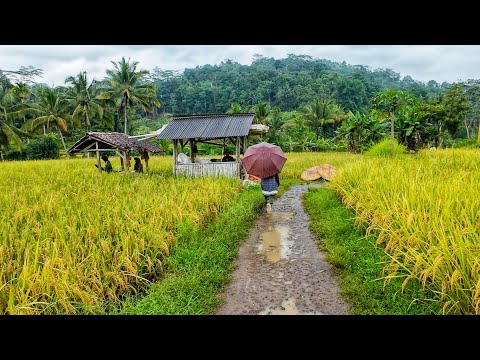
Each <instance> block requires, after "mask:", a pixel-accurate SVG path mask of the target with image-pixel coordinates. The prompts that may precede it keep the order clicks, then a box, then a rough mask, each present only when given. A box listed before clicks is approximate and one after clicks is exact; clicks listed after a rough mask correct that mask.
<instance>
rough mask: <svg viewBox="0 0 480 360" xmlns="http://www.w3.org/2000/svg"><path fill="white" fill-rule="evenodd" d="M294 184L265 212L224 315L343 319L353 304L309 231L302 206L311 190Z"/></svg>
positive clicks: (241, 258)
mask: <svg viewBox="0 0 480 360" xmlns="http://www.w3.org/2000/svg"><path fill="white" fill-rule="evenodd" d="M322 185H323V184H312V185H308V184H301V185H294V186H292V187H291V188H290V189H288V190H287V191H286V192H285V193H284V194H283V195H282V196H281V197H279V198H278V199H276V200H275V203H274V204H273V207H272V209H273V212H272V214H271V215H269V214H267V213H266V212H265V211H264V213H263V214H262V215H261V216H260V218H259V219H258V220H257V221H256V223H255V224H254V226H253V228H252V230H251V231H250V235H249V237H248V239H247V240H246V241H245V242H244V243H243V245H242V246H241V247H240V249H239V252H238V256H237V259H236V266H237V267H236V269H235V271H234V272H233V276H232V280H231V282H230V284H229V285H228V286H227V289H226V291H225V293H224V294H223V298H224V300H225V303H224V305H223V306H222V307H221V308H220V310H219V311H218V312H217V314H218V315H227V314H239V315H240V314H245V315H246V314H249V315H254V314H259V315H337V314H338V315H340V314H348V312H349V308H350V306H349V304H348V302H346V301H345V300H344V299H342V297H341V295H340V289H339V287H338V284H337V281H338V278H337V276H336V274H335V273H334V272H333V269H332V265H330V264H329V263H328V262H327V261H326V260H325V254H324V253H322V252H320V251H319V250H318V248H317V245H316V240H315V238H314V237H313V235H312V233H311V232H310V229H309V221H310V220H309V217H308V215H307V214H306V213H305V211H304V208H303V205H302V195H303V193H304V192H305V191H306V190H307V189H308V186H322Z"/></svg>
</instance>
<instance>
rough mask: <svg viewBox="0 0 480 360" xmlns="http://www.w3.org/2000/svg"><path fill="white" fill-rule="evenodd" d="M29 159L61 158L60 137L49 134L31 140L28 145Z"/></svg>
mask: <svg viewBox="0 0 480 360" xmlns="http://www.w3.org/2000/svg"><path fill="white" fill-rule="evenodd" d="M26 149H27V150H26V153H27V159H29V160H42V159H45V160H46V159H58V158H60V152H59V146H58V139H57V136H55V134H47V135H45V136H43V137H41V138H38V139H35V140H32V141H30V142H29V143H28V144H27V146H26Z"/></svg>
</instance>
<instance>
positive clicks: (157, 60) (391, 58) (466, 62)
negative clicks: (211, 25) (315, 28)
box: [0, 45, 480, 86]
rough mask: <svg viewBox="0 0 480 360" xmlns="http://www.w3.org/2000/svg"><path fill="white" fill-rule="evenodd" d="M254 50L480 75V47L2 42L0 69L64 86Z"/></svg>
mask: <svg viewBox="0 0 480 360" xmlns="http://www.w3.org/2000/svg"><path fill="white" fill-rule="evenodd" d="M254 54H261V55H263V56H266V57H274V58H276V59H280V58H285V57H286V56H287V54H296V55H310V56H312V57H313V58H316V59H328V60H332V61H338V62H342V61H345V62H347V63H348V64H350V65H367V66H370V67H371V68H372V69H377V68H390V69H392V70H394V71H395V72H397V73H400V75H401V76H402V77H403V76H405V75H410V76H412V77H413V78H414V79H415V80H419V81H424V82H427V81H429V80H435V81H437V82H439V83H441V82H443V81H447V82H457V81H462V80H467V79H479V78H480V45H0V69H1V70H18V69H19V68H20V67H21V66H29V65H32V66H33V67H36V68H40V69H42V70H43V72H44V73H43V77H42V78H41V79H39V78H37V79H35V81H37V82H43V83H47V84H48V85H51V86H58V85H63V84H64V81H65V79H66V78H67V77H68V76H74V75H76V74H78V73H79V72H80V71H87V73H88V76H89V79H90V80H92V79H93V78H95V79H97V80H101V79H103V78H104V77H105V70H106V69H107V68H112V64H111V61H119V60H120V59H121V58H122V56H124V57H125V58H126V59H128V58H130V59H131V61H138V62H139V66H138V68H139V69H146V70H151V69H153V68H155V67H159V68H161V69H163V70H180V71H181V70H183V69H185V68H191V67H195V66H197V65H205V64H212V65H214V64H219V63H220V62H221V61H224V60H226V59H231V60H233V61H236V62H239V63H240V64H251V61H252V57H253V55H254Z"/></svg>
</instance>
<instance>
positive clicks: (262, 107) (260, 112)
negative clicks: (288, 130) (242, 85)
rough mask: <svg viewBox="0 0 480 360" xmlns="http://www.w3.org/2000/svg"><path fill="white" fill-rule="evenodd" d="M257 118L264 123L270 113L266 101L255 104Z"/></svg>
mask: <svg viewBox="0 0 480 360" xmlns="http://www.w3.org/2000/svg"><path fill="white" fill-rule="evenodd" d="M253 109H254V111H255V119H256V120H257V122H258V123H260V124H263V123H264V121H265V119H266V118H267V117H268V115H270V108H269V106H268V104H267V103H266V102H261V103H258V104H257V105H255V106H254V108H253Z"/></svg>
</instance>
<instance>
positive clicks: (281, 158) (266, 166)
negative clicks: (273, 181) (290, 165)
mask: <svg viewBox="0 0 480 360" xmlns="http://www.w3.org/2000/svg"><path fill="white" fill-rule="evenodd" d="M285 161H287V158H286V156H285V154H284V153H283V151H282V149H281V148H280V147H279V146H277V145H273V144H269V143H266V142H261V143H259V144H256V145H252V146H249V147H248V148H247V150H245V154H244V156H243V159H242V164H243V167H244V168H245V171H246V172H247V173H248V174H251V175H255V176H258V177H259V178H261V179H264V178H267V177H269V176H272V175H275V174H278V173H280V171H282V168H283V165H284V164H285Z"/></svg>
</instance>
